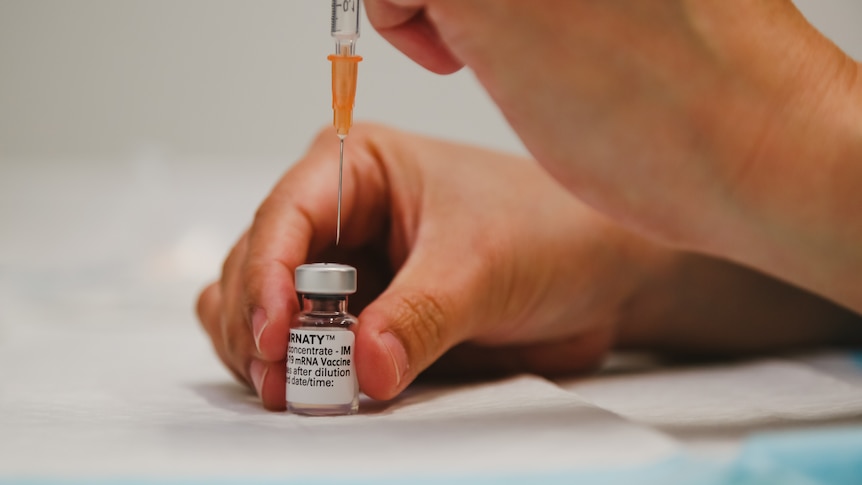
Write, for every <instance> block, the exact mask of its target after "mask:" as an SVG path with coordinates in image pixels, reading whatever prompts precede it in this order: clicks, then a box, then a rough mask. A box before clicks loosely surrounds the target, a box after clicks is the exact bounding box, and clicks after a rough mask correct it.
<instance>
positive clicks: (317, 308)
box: [302, 295, 347, 313]
mask: <svg viewBox="0 0 862 485" xmlns="http://www.w3.org/2000/svg"><path fill="white" fill-rule="evenodd" d="M302 311H303V312H306V313H347V297H346V296H321V295H302Z"/></svg>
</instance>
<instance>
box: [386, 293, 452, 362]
mask: <svg viewBox="0 0 862 485" xmlns="http://www.w3.org/2000/svg"><path fill="white" fill-rule="evenodd" d="M445 308H446V305H445V302H444V301H442V299H441V298H440V297H438V296H434V295H432V294H430V293H426V292H415V293H410V294H409V295H406V296H404V297H403V298H402V299H401V304H400V307H399V314H398V315H397V318H396V321H398V322H400V328H399V330H400V333H401V334H402V335H403V336H404V340H405V344H406V345H408V346H409V347H410V348H408V351H410V352H411V353H412V354H414V355H418V356H421V358H423V359H426V360H427V359H432V358H434V357H435V356H436V355H438V354H440V353H442V352H443V351H444V350H445V349H444V348H443V347H444V345H445V344H446V343H447V342H448V339H449V335H450V331H449V329H448V326H447V322H448V321H449V320H448V318H447V314H446V310H445Z"/></svg>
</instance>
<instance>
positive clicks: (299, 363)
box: [286, 263, 359, 416]
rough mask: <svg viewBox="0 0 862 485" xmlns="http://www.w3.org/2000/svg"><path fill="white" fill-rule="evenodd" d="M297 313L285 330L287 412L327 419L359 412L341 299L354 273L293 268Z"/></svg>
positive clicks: (342, 268) (334, 267)
mask: <svg viewBox="0 0 862 485" xmlns="http://www.w3.org/2000/svg"><path fill="white" fill-rule="evenodd" d="M295 281H296V291H297V293H299V294H300V295H301V297H302V312H300V313H299V314H298V315H297V316H296V318H294V320H293V322H292V323H291V327H290V340H289V342H288V347H287V386H286V394H287V395H286V398H287V409H288V410H289V411H290V412H292V413H296V414H308V415H312V416H333V415H339V414H355V413H356V412H357V411H358V410H359V384H358V381H357V379H356V368H355V366H354V364H353V349H354V340H355V339H354V334H353V331H352V327H353V325H355V324H356V317H354V316H353V315H351V314H349V313H347V295H349V294H352V293H355V292H356V268H353V267H352V266H347V265H344V264H332V263H314V264H303V265H302V266H299V267H298V268H296V278H295Z"/></svg>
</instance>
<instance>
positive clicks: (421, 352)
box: [356, 252, 481, 399]
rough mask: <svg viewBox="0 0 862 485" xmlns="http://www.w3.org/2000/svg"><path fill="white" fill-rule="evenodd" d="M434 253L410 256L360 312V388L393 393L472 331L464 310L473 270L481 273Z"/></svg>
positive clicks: (386, 395) (473, 284) (385, 395)
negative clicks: (445, 262)
mask: <svg viewBox="0 0 862 485" xmlns="http://www.w3.org/2000/svg"><path fill="white" fill-rule="evenodd" d="M435 254H436V255H437V257H436V258H434V259H431V258H430V257H429V258H421V257H420V258H417V257H416V254H415V253H414V254H413V255H411V257H410V258H408V261H407V262H406V263H405V265H404V267H403V268H402V270H401V271H400V272H399V274H398V275H397V276H396V278H395V279H394V280H393V281H392V284H391V285H390V286H389V288H388V289H387V290H386V291H385V292H384V293H383V294H382V295H380V297H378V298H377V299H376V300H375V301H374V302H372V303H371V304H370V305H369V306H367V307H366V308H365V310H363V312H362V313H361V314H360V315H359V327H358V330H357V337H356V338H357V343H356V372H357V375H358V378H359V385H360V388H361V389H362V391H363V392H364V393H365V394H367V395H368V396H370V397H372V398H374V399H391V398H393V397H395V396H397V395H398V393H400V392H401V391H402V390H404V388H406V387H407V386H408V385H409V384H410V382H412V381H413V380H414V379H415V378H416V376H417V375H419V373H421V372H422V371H423V370H425V369H426V368H427V367H428V366H430V365H431V364H432V363H434V361H436V360H437V359H438V358H439V357H440V356H442V355H443V354H444V353H445V352H446V351H447V350H449V349H450V348H452V347H453V346H455V345H457V344H458V343H461V342H463V341H464V340H466V339H468V338H470V336H471V335H472V333H473V328H472V326H473V325H472V324H471V322H474V321H475V320H476V319H475V318H471V315H469V314H468V313H469V306H468V302H470V301H472V300H473V299H474V295H475V294H476V291H477V289H478V286H477V279H476V278H474V277H471V275H477V274H481V273H480V272H476V271H474V268H471V267H470V266H471V265H469V264H468V265H455V264H454V263H453V264H451V265H449V264H441V262H440V261H439V259H440V258H439V254H440V253H439V252H435ZM444 254H445V253H444ZM453 254H454V253H453ZM429 256H430V255H429ZM477 259H478V258H477Z"/></svg>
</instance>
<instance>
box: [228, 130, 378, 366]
mask: <svg viewBox="0 0 862 485" xmlns="http://www.w3.org/2000/svg"><path fill="white" fill-rule="evenodd" d="M380 131H382V130H380V129H378V128H371V127H363V126H360V125H357V126H355V127H354V128H353V130H352V131H351V134H350V137H349V139H348V140H347V141H346V143H345V148H344V150H345V152H344V188H343V207H342V214H343V215H342V219H343V220H344V221H345V222H346V223H345V225H344V236H343V237H342V242H341V244H343V245H344V246H345V247H348V248H349V247H356V246H359V245H362V244H363V243H365V242H367V241H368V240H370V239H371V238H373V237H374V235H376V233H377V232H378V231H379V230H380V229H381V228H382V227H383V223H384V221H385V220H386V215H387V213H388V210H387V209H388V196H387V186H386V177H385V176H384V174H383V173H382V170H381V165H380V164H379V163H378V162H377V161H376V160H375V158H376V154H375V153H376V150H375V149H374V145H375V143H374V140H373V138H374V135H375V134H376V133H378V132H380ZM338 152H339V148H338V138H337V137H336V136H335V133H334V132H333V130H332V129H331V128H329V129H326V130H323V131H322V132H321V133H320V134H319V135H318V137H317V139H316V140H315V141H314V142H313V143H312V146H311V148H310V149H309V151H308V152H307V153H306V155H305V156H304V157H303V158H302V159H301V160H300V161H299V162H297V164H296V165H295V166H294V167H292V168H291V169H290V170H289V171H288V172H287V173H286V174H285V175H284V177H282V179H281V180H280V181H279V182H278V184H276V186H275V187H274V188H273V190H272V192H271V193H270V195H269V196H268V197H267V198H266V199H265V200H264V202H263V203H262V204H261V206H260V208H259V209H258V210H257V213H256V214H255V218H254V222H253V224H252V226H251V229H250V230H249V239H248V252H247V256H246V260H245V262H244V265H243V269H242V281H243V292H244V295H243V300H242V301H244V305H245V320H246V324H247V325H248V326H249V327H250V328H251V330H252V332H253V334H254V336H255V342H256V344H257V347H258V349H257V350H258V353H259V355H260V357H261V358H262V359H263V360H267V361H272V362H275V361H280V360H283V359H284V356H285V353H286V351H287V334H288V332H289V327H290V318H291V317H292V316H293V315H294V314H295V313H296V312H297V311H298V310H299V309H298V301H297V298H296V291H295V287H294V283H293V273H294V270H295V269H296V267H297V266H299V265H301V264H303V263H305V262H307V261H308V260H309V258H310V257H313V256H314V255H315V254H318V253H320V252H321V251H322V250H323V249H325V248H326V247H328V246H330V245H332V244H334V242H335V224H336V205H337V189H338V183H337V181H338ZM357 187H362V190H361V191H359V190H357Z"/></svg>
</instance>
